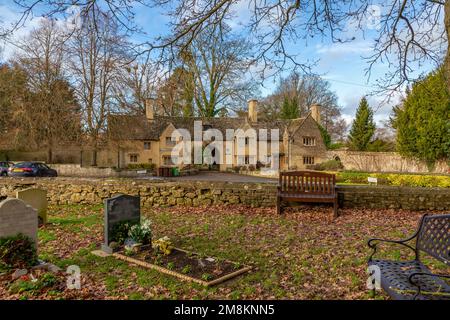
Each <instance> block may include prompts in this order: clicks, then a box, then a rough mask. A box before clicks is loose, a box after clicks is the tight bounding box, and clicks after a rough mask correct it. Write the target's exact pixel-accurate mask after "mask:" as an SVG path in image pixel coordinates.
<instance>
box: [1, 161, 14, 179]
mask: <svg viewBox="0 0 450 320" xmlns="http://www.w3.org/2000/svg"><path fill="white" fill-rule="evenodd" d="M13 165H14V163H12V162H9V161H0V177H5V176H7V175H8V170H9V168H11V167H12V166H13Z"/></svg>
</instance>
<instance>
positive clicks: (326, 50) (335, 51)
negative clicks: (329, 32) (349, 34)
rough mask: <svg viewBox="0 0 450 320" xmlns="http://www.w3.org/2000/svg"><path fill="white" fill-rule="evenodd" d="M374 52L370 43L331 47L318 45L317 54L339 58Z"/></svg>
mask: <svg viewBox="0 0 450 320" xmlns="http://www.w3.org/2000/svg"><path fill="white" fill-rule="evenodd" d="M371 50H372V48H371V44H370V42H369V41H357V42H345V43H333V44H329V45H317V46H316V52H317V53H318V54H321V55H331V56H333V57H339V56H343V55H347V54H359V55H360V54H364V53H367V52H370V51H371Z"/></svg>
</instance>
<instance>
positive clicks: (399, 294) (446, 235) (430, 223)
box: [368, 214, 450, 300]
mask: <svg viewBox="0 0 450 320" xmlns="http://www.w3.org/2000/svg"><path fill="white" fill-rule="evenodd" d="M414 239H415V246H414V247H413V246H412V245H410V244H408V243H407V242H409V241H411V240H414ZM380 242H387V243H391V244H399V245H401V246H405V247H407V248H409V249H411V250H413V251H414V253H415V259H414V260H412V261H390V260H375V259H373V256H374V254H375V253H376V251H377V244H379V243H380ZM368 245H369V247H370V248H372V249H373V252H372V255H371V256H370V258H369V266H373V265H375V266H378V267H379V269H380V284H381V287H382V288H383V290H384V291H386V293H387V294H388V295H389V296H390V297H392V298H393V299H396V300H415V299H420V300H443V299H444V300H450V285H449V283H448V281H449V279H450V275H449V274H446V275H445V274H433V273H431V271H430V270H429V269H428V268H427V267H426V266H425V265H424V264H423V263H422V261H421V259H420V252H421V251H423V252H425V253H427V254H428V255H430V256H432V257H434V258H436V259H437V260H439V261H441V262H443V263H445V264H446V265H447V266H449V268H450V214H445V215H433V216H430V215H427V214H426V215H424V216H423V217H422V219H421V220H420V224H419V228H418V229H417V231H416V232H415V233H414V234H413V235H412V236H411V237H409V238H407V239H404V240H383V239H370V240H369V242H368Z"/></svg>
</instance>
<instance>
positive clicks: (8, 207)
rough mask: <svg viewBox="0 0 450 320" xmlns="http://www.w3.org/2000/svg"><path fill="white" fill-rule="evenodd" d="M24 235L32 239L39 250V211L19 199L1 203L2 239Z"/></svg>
mask: <svg viewBox="0 0 450 320" xmlns="http://www.w3.org/2000/svg"><path fill="white" fill-rule="evenodd" d="M18 233H22V234H24V235H26V236H28V237H30V238H31V239H32V240H33V241H34V243H35V246H36V249H37V233H38V219H37V211H36V210H35V209H33V208H32V207H31V206H29V205H27V204H26V203H25V202H23V201H22V200H19V199H14V198H8V199H6V200H3V201H2V202H0V238H2V237H8V236H14V235H17V234H18Z"/></svg>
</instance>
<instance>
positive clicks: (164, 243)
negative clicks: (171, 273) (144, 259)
mask: <svg viewBox="0 0 450 320" xmlns="http://www.w3.org/2000/svg"><path fill="white" fill-rule="evenodd" d="M152 247H153V249H156V250H158V252H160V253H162V254H164V255H166V256H167V255H169V254H170V253H171V252H172V249H173V246H172V241H170V239H169V237H167V236H166V237H163V238H160V239H158V240H155V241H152Z"/></svg>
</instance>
